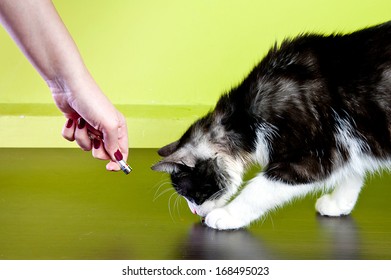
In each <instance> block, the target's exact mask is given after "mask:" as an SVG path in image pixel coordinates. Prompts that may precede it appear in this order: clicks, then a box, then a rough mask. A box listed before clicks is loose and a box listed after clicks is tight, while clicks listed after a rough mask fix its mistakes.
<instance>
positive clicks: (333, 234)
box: [179, 215, 361, 260]
mask: <svg viewBox="0 0 391 280" xmlns="http://www.w3.org/2000/svg"><path fill="white" fill-rule="evenodd" d="M316 220H317V222H318V226H317V227H316V228H315V229H314V231H313V232H314V234H316V232H318V233H320V234H319V236H318V238H317V242H320V243H322V244H323V245H324V246H321V247H323V248H324V249H323V250H319V251H317V252H316V253H317V255H316V256H314V255H311V256H312V258H314V259H329V260H337V259H360V258H361V254H360V253H361V246H360V244H361V242H360V238H359V231H358V227H357V225H356V223H355V221H354V219H353V218H352V217H351V216H346V217H339V218H331V217H322V216H320V215H318V216H317V217H316ZM286 230H287V229H281V231H282V232H284V231H286ZM289 230H291V229H289ZM283 236H285V237H283ZM280 238H281V240H279V239H280ZM274 242H276V243H280V242H287V240H286V235H284V234H281V237H279V234H278V232H276V233H275V234H274V239H273V241H272V242H271V243H270V244H266V243H265V242H264V241H263V239H262V237H260V236H257V235H255V234H253V233H251V232H249V231H247V230H246V229H242V230H235V231H216V230H214V229H211V228H208V227H206V226H204V225H202V224H195V225H193V227H192V228H191V229H190V231H189V235H188V237H187V239H186V241H185V242H184V244H183V243H182V244H181V248H180V251H179V254H180V258H182V259H220V260H221V259H238V260H240V259H248V260H251V259H269V260H270V259H272V260H273V259H307V257H308V255H307V253H306V249H304V251H300V250H297V247H296V248H295V250H292V251H290V250H288V251H286V250H285V249H286V248H285V249H283V248H281V246H274V245H275V244H273V243H274ZM291 242H295V240H291ZM276 248H279V249H276ZM306 248H307V249H308V247H307V246H306ZM279 250H284V251H279ZM306 256H307V257H306Z"/></svg>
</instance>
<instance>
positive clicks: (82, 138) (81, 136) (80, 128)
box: [75, 118, 92, 151]
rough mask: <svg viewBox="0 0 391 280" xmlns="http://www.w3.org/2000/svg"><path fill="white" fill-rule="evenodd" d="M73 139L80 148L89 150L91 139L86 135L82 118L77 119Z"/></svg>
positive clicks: (85, 127) (84, 122)
mask: <svg viewBox="0 0 391 280" xmlns="http://www.w3.org/2000/svg"><path fill="white" fill-rule="evenodd" d="M75 140H76V142H77V144H78V145H79V146H80V148H81V149H82V150H84V151H91V149H92V143H91V139H90V138H89V137H88V131H87V126H86V121H85V120H84V119H83V118H79V119H78V121H77V126H76V129H75Z"/></svg>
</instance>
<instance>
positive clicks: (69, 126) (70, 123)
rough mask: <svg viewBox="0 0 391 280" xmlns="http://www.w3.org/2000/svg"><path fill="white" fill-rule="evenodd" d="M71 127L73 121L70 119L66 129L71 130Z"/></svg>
mask: <svg viewBox="0 0 391 280" xmlns="http://www.w3.org/2000/svg"><path fill="white" fill-rule="evenodd" d="M72 126H73V120H72V119H68V121H67V124H66V127H67V128H71V127H72Z"/></svg>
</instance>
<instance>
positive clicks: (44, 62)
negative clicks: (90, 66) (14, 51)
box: [0, 0, 88, 87]
mask: <svg viewBox="0 0 391 280" xmlns="http://www.w3.org/2000/svg"><path fill="white" fill-rule="evenodd" d="M0 21H1V23H2V24H3V26H4V27H5V28H6V29H7V31H8V32H9V34H10V35H11V36H12V37H13V39H14V40H15V42H16V43H17V44H18V46H19V48H20V49H21V50H22V51H23V53H24V54H25V55H26V57H27V58H28V59H29V60H30V62H31V63H32V64H33V65H34V67H35V68H36V69H37V71H38V72H39V73H40V74H41V76H42V77H43V79H44V80H45V81H47V82H48V83H49V86H51V85H50V83H55V84H57V85H56V86H67V87H73V86H76V84H77V81H78V79H84V77H85V76H86V75H88V71H87V69H86V68H85V66H84V64H83V61H82V59H81V57H80V54H79V51H78V49H77V46H76V44H75V43H74V41H73V39H72V37H71V36H70V34H69V32H68V31H67V29H66V27H65V25H64V24H63V23H62V21H61V18H60V17H59V15H58V13H57V11H56V10H55V8H54V6H53V4H52V2H51V1H50V0H0ZM78 77H79V78H78Z"/></svg>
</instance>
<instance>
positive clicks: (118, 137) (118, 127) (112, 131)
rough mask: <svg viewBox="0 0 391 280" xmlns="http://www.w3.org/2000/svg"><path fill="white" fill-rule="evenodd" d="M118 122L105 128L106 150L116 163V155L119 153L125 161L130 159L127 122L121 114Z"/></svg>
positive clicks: (118, 114)
mask: <svg viewBox="0 0 391 280" xmlns="http://www.w3.org/2000/svg"><path fill="white" fill-rule="evenodd" d="M117 117H118V119H117V122H116V123H115V124H114V125H106V126H104V128H105V129H104V130H102V132H103V137H104V148H105V150H106V151H107V153H108V154H109V156H110V157H111V160H112V161H116V160H117V159H116V156H115V154H116V153H118V151H119V152H120V153H121V155H122V158H123V160H125V161H126V160H127V158H128V131H127V127H126V120H125V118H124V117H123V116H122V114H121V113H119V112H117Z"/></svg>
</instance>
